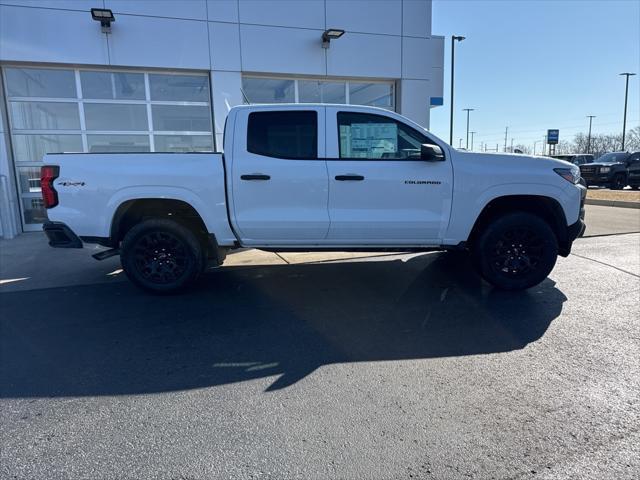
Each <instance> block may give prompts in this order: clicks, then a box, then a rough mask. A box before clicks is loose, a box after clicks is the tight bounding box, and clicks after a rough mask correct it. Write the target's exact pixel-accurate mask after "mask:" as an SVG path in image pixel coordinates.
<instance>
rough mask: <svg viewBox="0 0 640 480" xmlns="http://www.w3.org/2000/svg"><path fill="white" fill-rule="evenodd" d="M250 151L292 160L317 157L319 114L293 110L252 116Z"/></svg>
mask: <svg viewBox="0 0 640 480" xmlns="http://www.w3.org/2000/svg"><path fill="white" fill-rule="evenodd" d="M247 151H248V152H250V153H255V154H256V155H264V156H267V157H276V158H285V159H293V160H313V159H316V158H318V114H317V112H315V111H313V110H312V111H307V110H292V111H285V112H283V111H278V112H252V113H250V114H249V124H248V127H247Z"/></svg>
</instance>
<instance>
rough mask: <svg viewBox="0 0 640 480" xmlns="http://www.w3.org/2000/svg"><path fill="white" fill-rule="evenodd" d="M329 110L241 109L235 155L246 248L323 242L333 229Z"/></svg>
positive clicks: (237, 218) (239, 223) (238, 224)
mask: <svg viewBox="0 0 640 480" xmlns="http://www.w3.org/2000/svg"><path fill="white" fill-rule="evenodd" d="M324 124H325V122H324V107H304V106H300V107H299V108H291V107H288V109H287V110H275V109H274V108H273V107H271V109H270V108H269V107H265V108H264V109H257V110H256V109H251V111H249V110H241V111H240V112H238V115H237V117H236V122H235V132H234V142H233V143H234V145H233V152H232V154H231V158H232V162H231V186H232V192H231V197H232V203H231V205H232V208H233V214H232V217H233V223H234V227H235V228H236V229H237V231H238V234H239V235H240V236H241V237H242V243H243V244H244V245H288V244H290V245H295V244H296V243H307V244H308V243H309V242H310V241H322V240H324V238H325V237H326V234H327V231H328V229H329V215H328V212H327V197H328V178H327V168H326V165H325V161H324V159H320V160H319V159H318V158H319V157H324Z"/></svg>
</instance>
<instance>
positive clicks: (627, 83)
mask: <svg viewBox="0 0 640 480" xmlns="http://www.w3.org/2000/svg"><path fill="white" fill-rule="evenodd" d="M620 75H624V76H625V77H627V81H626V86H625V87H624V117H623V120H622V148H621V149H620V150H621V151H623V152H624V134H625V131H626V130H627V98H628V97H629V77H633V76H634V75H635V73H628V72H626V73H621V74H620Z"/></svg>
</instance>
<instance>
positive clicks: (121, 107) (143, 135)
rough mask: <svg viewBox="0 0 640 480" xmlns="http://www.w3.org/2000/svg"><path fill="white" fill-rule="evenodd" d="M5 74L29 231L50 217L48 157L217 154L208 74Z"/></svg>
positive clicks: (11, 70) (7, 70)
mask: <svg viewBox="0 0 640 480" xmlns="http://www.w3.org/2000/svg"><path fill="white" fill-rule="evenodd" d="M2 70H3V77H4V82H5V92H6V96H7V109H8V116H9V128H10V132H11V145H12V150H13V159H14V161H15V170H16V175H17V180H18V187H19V194H20V206H21V212H22V222H23V228H24V230H25V231H30V230H39V229H40V224H41V223H42V222H44V221H45V220H46V212H45V210H44V208H43V205H42V200H41V198H40V181H39V177H40V165H41V163H42V156H43V155H44V154H45V153H57V152H193V151H212V150H213V136H212V122H211V101H210V88H209V77H208V75H207V74H193V73H189V74H182V73H174V72H141V71H121V70H95V69H64V68H35V67H33V68H32V67H13V66H6V67H4V68H3V69H2Z"/></svg>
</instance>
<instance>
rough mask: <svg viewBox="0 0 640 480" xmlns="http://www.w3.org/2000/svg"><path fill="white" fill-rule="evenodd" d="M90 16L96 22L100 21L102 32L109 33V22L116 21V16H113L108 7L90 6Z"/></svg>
mask: <svg viewBox="0 0 640 480" xmlns="http://www.w3.org/2000/svg"><path fill="white" fill-rule="evenodd" d="M91 18H93V19H94V20H95V21H96V22H100V25H101V26H102V33H111V22H115V21H116V17H114V16H113V12H112V11H111V10H109V9H108V8H92V9H91Z"/></svg>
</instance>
